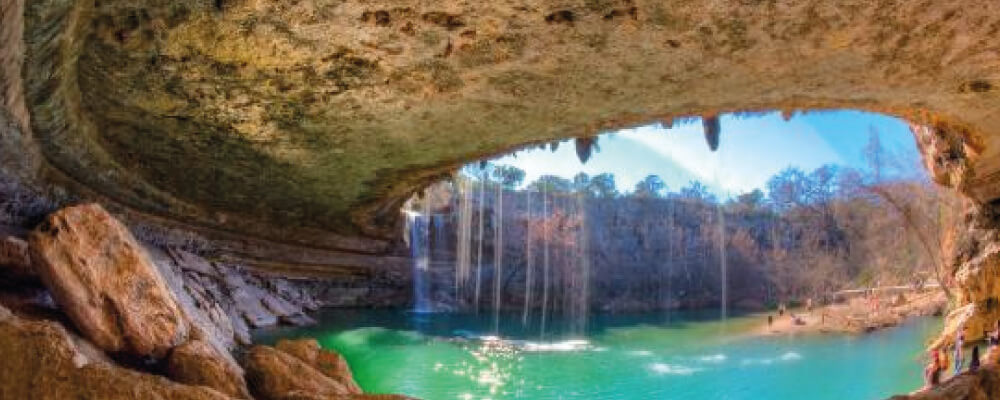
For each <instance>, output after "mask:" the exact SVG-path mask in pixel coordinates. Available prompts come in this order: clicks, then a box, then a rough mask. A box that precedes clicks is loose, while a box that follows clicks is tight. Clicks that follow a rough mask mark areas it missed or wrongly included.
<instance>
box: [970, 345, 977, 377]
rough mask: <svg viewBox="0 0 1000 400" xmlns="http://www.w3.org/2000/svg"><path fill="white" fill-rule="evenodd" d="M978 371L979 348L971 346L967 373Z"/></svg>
mask: <svg viewBox="0 0 1000 400" xmlns="http://www.w3.org/2000/svg"><path fill="white" fill-rule="evenodd" d="M978 370H979V346H978V345H976V346H972V358H971V359H970V360H969V372H976V371H978Z"/></svg>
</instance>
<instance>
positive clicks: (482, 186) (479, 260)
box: [472, 172, 486, 313]
mask: <svg viewBox="0 0 1000 400" xmlns="http://www.w3.org/2000/svg"><path fill="white" fill-rule="evenodd" d="M485 181H486V173H485V172H483V179H481V180H480V181H479V251H478V253H477V254H476V296H475V299H474V300H473V304H472V307H473V308H474V309H475V310H476V313H479V294H480V292H481V291H482V278H483V215H484V214H485V211H486V208H485V203H484V201H485V199H486V182H485Z"/></svg>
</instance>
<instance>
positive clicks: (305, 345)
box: [274, 339, 361, 394]
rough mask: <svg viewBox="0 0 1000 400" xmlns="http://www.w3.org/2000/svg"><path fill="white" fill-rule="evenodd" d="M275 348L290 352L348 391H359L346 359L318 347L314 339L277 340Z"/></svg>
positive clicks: (359, 388)
mask: <svg viewBox="0 0 1000 400" xmlns="http://www.w3.org/2000/svg"><path fill="white" fill-rule="evenodd" d="M274 347H275V348H276V349H278V350H280V351H283V352H285V353H288V354H291V355H293V356H295V358H298V359H299V360H301V361H303V362H305V363H306V364H308V365H309V366H311V367H313V368H315V369H316V370H318V371H319V372H322V373H323V375H326V376H328V377H330V378H333V380H335V381H337V382H338V383H340V384H341V385H343V386H344V387H345V388H346V389H347V391H348V392H349V393H355V394H357V393H361V387H360V386H358V384H357V383H356V382H354V376H353V374H352V373H351V368H350V366H348V365H347V360H345V359H344V357H342V356H341V355H340V354H337V353H336V352H334V351H331V350H325V349H322V348H320V346H319V342H317V341H316V339H299V340H284V339H283V340H279V341H278V343H277V344H275V346H274Z"/></svg>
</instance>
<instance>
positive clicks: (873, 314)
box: [750, 290, 947, 336]
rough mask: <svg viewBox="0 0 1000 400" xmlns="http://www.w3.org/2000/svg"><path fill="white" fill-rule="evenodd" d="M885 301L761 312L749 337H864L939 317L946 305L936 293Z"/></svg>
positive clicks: (861, 299)
mask: <svg viewBox="0 0 1000 400" xmlns="http://www.w3.org/2000/svg"><path fill="white" fill-rule="evenodd" d="M889 300H890V299H885V298H879V301H878V302H876V304H878V306H873V305H872V303H871V302H869V300H868V299H866V298H862V297H858V298H852V299H848V300H845V301H843V302H840V303H834V304H828V305H823V306H819V307H815V308H814V309H813V310H811V311H808V310H806V309H805V308H804V307H800V308H796V309H789V310H787V311H786V312H785V314H784V315H783V316H778V315H777V311H770V312H766V313H761V314H760V316H761V318H762V320H763V321H762V322H761V323H760V324H759V325H758V326H757V327H756V328H754V329H752V330H751V332H750V335H751V336H789V335H792V336H794V335H815V334H854V335H858V334H866V333H871V332H875V331H878V330H881V329H886V328H891V327H894V326H898V325H900V324H902V323H904V322H906V321H907V320H908V319H910V318H914V317H924V316H932V315H942V312H943V310H944V308H945V306H946V305H947V298H946V297H945V295H944V293H941V292H940V291H937V290H930V291H922V292H916V293H911V294H908V295H904V296H900V297H897V298H895V299H892V300H891V301H889ZM768 315H770V316H773V317H774V321H773V323H772V324H768V322H767V317H768ZM793 316H794V318H793Z"/></svg>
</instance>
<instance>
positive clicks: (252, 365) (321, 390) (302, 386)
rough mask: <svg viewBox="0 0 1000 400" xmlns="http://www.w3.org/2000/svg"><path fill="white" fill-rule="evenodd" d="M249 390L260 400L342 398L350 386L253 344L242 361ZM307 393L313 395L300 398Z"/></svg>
mask: <svg viewBox="0 0 1000 400" xmlns="http://www.w3.org/2000/svg"><path fill="white" fill-rule="evenodd" d="M243 367H244V368H245V369H246V378H247V383H248V384H249V385H250V390H251V391H252V393H253V394H254V396H256V397H257V398H258V399H260V400H288V399H297V398H343V397H345V396H349V395H353V394H355V393H353V392H352V391H351V390H350V389H348V388H347V387H346V386H344V385H343V384H341V383H339V382H337V381H336V380H334V379H333V378H330V377H328V376H326V375H324V374H323V373H321V372H320V371H318V370H316V369H315V368H313V367H312V366H310V365H309V364H307V363H306V362H304V361H302V360H300V359H298V358H296V357H295V356H292V355H290V354H288V353H285V352H283V351H280V350H277V349H275V348H273V347H270V346H254V347H253V348H251V349H250V351H249V352H248V353H247V355H246V359H245V361H244V363H243ZM305 394H308V395H309V396H313V397H302V396H303V395H305Z"/></svg>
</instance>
